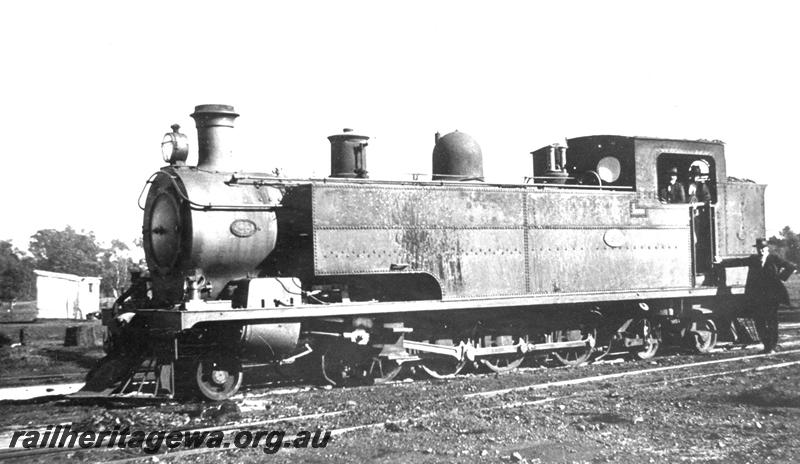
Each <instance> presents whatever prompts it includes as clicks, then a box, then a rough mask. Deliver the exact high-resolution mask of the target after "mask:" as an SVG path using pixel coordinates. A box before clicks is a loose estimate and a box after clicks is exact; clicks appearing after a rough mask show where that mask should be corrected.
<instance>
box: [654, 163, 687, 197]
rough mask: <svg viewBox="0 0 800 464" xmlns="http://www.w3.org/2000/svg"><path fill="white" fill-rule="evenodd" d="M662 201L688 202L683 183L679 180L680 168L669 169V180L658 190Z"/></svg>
mask: <svg viewBox="0 0 800 464" xmlns="http://www.w3.org/2000/svg"><path fill="white" fill-rule="evenodd" d="M658 200H659V201H660V202H661V203H686V193H685V192H684V191H683V184H681V183H680V182H678V168H672V169H670V170H669V182H668V183H667V185H665V186H664V187H662V188H661V190H660V191H659V192H658Z"/></svg>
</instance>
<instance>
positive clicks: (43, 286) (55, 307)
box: [33, 270, 100, 319]
mask: <svg viewBox="0 0 800 464" xmlns="http://www.w3.org/2000/svg"><path fill="white" fill-rule="evenodd" d="M33 272H35V273H36V307H37V309H38V310H39V315H38V317H39V318H40V319H83V318H84V316H86V315H87V314H89V313H92V312H95V311H99V310H100V278H99V277H81V276H77V275H74V274H62V273H60V272H49V271H38V270H35V271H33Z"/></svg>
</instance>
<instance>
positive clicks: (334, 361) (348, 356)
mask: <svg viewBox="0 0 800 464" xmlns="http://www.w3.org/2000/svg"><path fill="white" fill-rule="evenodd" d="M364 361H365V359H364V356H363V355H362V353H361V350H359V349H358V348H357V347H356V345H354V344H352V343H333V344H331V345H330V346H328V348H327V349H326V350H325V351H324V352H323V353H322V355H321V356H320V357H319V367H320V373H321V374H322V378H323V379H324V380H325V382H327V383H329V384H330V385H333V386H335V387H346V386H355V385H363V384H365V383H366V382H367V379H368V378H369V368H370V366H369V365H368V364H365V362H364Z"/></svg>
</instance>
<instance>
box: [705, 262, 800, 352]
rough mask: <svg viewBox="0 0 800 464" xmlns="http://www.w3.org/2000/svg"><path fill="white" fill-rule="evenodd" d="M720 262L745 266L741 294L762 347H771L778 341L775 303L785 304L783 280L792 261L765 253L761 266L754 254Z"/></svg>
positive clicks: (785, 292) (766, 348)
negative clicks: (743, 287)
mask: <svg viewBox="0 0 800 464" xmlns="http://www.w3.org/2000/svg"><path fill="white" fill-rule="evenodd" d="M720 264H721V265H722V266H723V267H738V266H747V267H748V270H747V282H746V283H745V289H744V293H745V297H746V298H747V302H748V306H749V307H750V309H751V310H752V311H753V316H754V318H755V320H756V328H757V329H758V332H759V336H760V337H761V340H762V341H763V342H764V350H765V351H769V350H773V349H775V347H776V346H777V345H778V305H779V304H781V303H784V304H789V293H788V292H787V291H786V287H784V286H783V281H784V280H786V279H788V278H789V276H790V275H792V273H793V272H794V271H795V270H796V267H795V265H794V264H792V263H790V262H788V261H785V260H783V259H781V257H780V256H776V255H773V254H768V255H767V257H766V260H765V262H764V264H763V266H762V264H761V256H759V255H757V254H756V255H750V256H748V257H747V258H736V259H726V260H724V261H722V263H720Z"/></svg>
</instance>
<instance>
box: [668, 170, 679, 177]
mask: <svg viewBox="0 0 800 464" xmlns="http://www.w3.org/2000/svg"><path fill="white" fill-rule="evenodd" d="M669 173H670V174H671V175H675V176H677V175H678V168H672V169H670V170H669Z"/></svg>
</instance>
